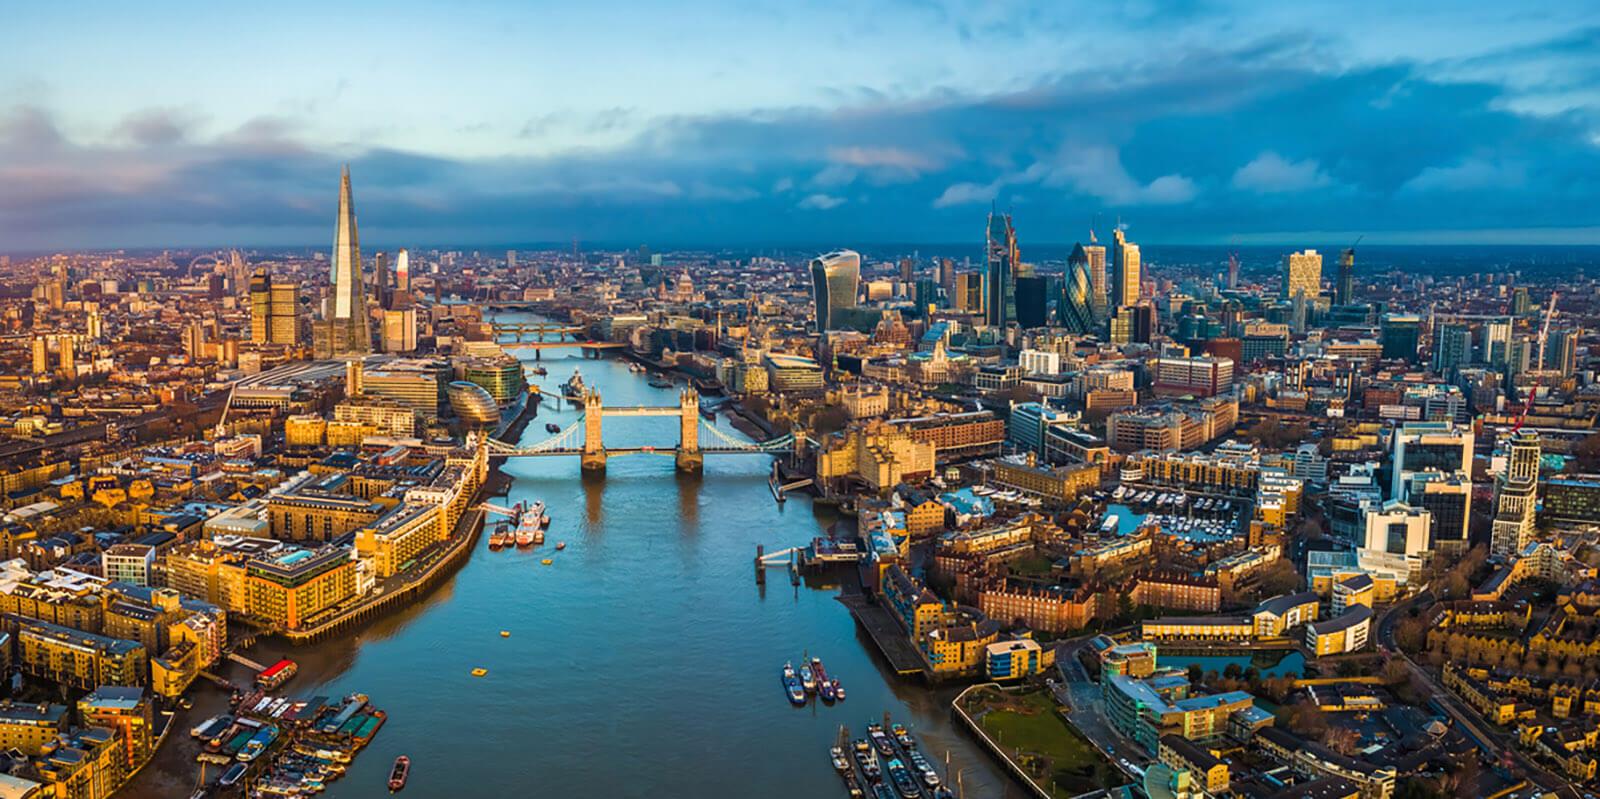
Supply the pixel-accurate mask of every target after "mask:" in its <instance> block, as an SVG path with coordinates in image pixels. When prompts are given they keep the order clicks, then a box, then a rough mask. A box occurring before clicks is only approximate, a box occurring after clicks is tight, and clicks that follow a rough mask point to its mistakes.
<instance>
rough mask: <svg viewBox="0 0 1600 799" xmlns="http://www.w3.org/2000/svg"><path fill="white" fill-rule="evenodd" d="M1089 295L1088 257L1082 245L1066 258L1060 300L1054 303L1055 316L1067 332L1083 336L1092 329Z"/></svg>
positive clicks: (1090, 296)
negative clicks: (1065, 277) (1065, 275)
mask: <svg viewBox="0 0 1600 799" xmlns="http://www.w3.org/2000/svg"><path fill="white" fill-rule="evenodd" d="M1093 302H1094V300H1093V295H1092V294H1091V293H1090V282H1089V257H1088V255H1087V254H1085V253H1084V251H1083V245H1082V244H1079V245H1078V246H1077V247H1075V248H1073V250H1072V255H1070V256H1068V258H1067V279H1066V280H1065V281H1063V282H1062V284H1061V299H1060V300H1059V301H1057V302H1056V315H1057V316H1059V317H1060V319H1059V322H1060V324H1061V326H1062V327H1064V328H1066V329H1067V330H1068V331H1070V332H1072V333H1075V334H1078V335H1085V334H1087V333H1088V332H1089V331H1090V330H1093V329H1094V304H1093Z"/></svg>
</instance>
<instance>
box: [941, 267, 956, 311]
mask: <svg viewBox="0 0 1600 799" xmlns="http://www.w3.org/2000/svg"><path fill="white" fill-rule="evenodd" d="M939 288H942V289H944V296H945V301H946V302H950V301H951V299H952V298H954V297H955V296H956V262H955V261H954V260H953V259H950V258H940V259H939Z"/></svg>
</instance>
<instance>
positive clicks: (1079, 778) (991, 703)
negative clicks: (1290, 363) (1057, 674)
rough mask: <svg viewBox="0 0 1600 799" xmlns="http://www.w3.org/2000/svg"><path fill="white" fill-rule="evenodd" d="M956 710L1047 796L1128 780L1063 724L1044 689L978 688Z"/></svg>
mask: <svg viewBox="0 0 1600 799" xmlns="http://www.w3.org/2000/svg"><path fill="white" fill-rule="evenodd" d="M960 706H961V709H962V710H963V711H965V712H966V713H967V715H968V716H970V717H971V718H972V720H973V721H974V722H976V723H977V724H978V726H980V727H982V728H983V731H984V734H986V735H987V736H988V737H989V740H991V741H993V742H994V743H995V745H996V746H998V747H1000V748H1001V749H1002V750H1004V751H1006V752H1008V753H1010V754H1011V758H1012V760H1014V761H1015V762H1016V763H1017V765H1018V766H1019V767H1021V768H1022V770H1023V771H1025V772H1027V774H1028V776H1029V777H1031V778H1032V779H1033V781H1034V782H1035V783H1036V784H1038V785H1039V786H1041V787H1043V788H1044V789H1045V790H1046V791H1047V792H1048V793H1049V794H1050V795H1052V796H1057V797H1071V796H1077V795H1079V794H1082V793H1088V792H1089V791H1093V790H1096V789H1099V788H1104V787H1108V786H1112V785H1121V784H1123V783H1125V782H1126V781H1127V780H1126V778H1124V777H1123V775H1122V774H1121V773H1120V772H1118V771H1117V769H1116V767H1114V766H1112V765H1111V763H1110V761H1108V760H1106V758H1105V757H1104V756H1103V755H1101V754H1100V752H1099V750H1097V749H1095V748H1094V746H1093V745H1092V744H1090V743H1089V741H1088V739H1086V738H1084V737H1083V735H1082V734H1080V733H1079V732H1078V731H1077V730H1075V729H1073V728H1072V725H1070V724H1068V723H1067V720H1066V719H1065V718H1063V717H1062V715H1061V712H1060V705H1058V704H1057V703H1056V701H1055V698H1054V697H1052V696H1051V695H1050V692H1049V691H1048V690H1045V689H1042V688H1041V689H1035V690H1030V691H1015V690H1005V689H1002V688H1000V687H998V686H992V685H989V686H981V687H978V688H974V689H973V690H971V691H969V692H967V693H966V694H965V695H964V696H963V697H962V698H961V700H960Z"/></svg>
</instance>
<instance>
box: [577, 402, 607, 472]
mask: <svg viewBox="0 0 1600 799" xmlns="http://www.w3.org/2000/svg"><path fill="white" fill-rule="evenodd" d="M605 416H606V412H605V407H604V406H602V405H601V404H600V392H598V391H595V390H594V389H592V388H591V389H586V390H585V391H584V396H583V456H582V464H583V470H584V471H586V472H603V471H605V470H606V445H605V441H603V440H602V439H601V432H600V428H601V422H602V421H604V420H605Z"/></svg>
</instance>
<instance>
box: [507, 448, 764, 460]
mask: <svg viewBox="0 0 1600 799" xmlns="http://www.w3.org/2000/svg"><path fill="white" fill-rule="evenodd" d="M695 451H696V452H702V453H705V454H707V455H776V454H779V453H776V452H773V451H772V450H764V449H755V448H747V447H701V448H699V449H697V450H695ZM605 452H606V454H607V455H641V454H652V455H676V454H678V448H677V447H612V446H607V447H606V448H605ZM582 454H583V447H552V448H551V449H541V450H524V451H519V452H491V453H489V457H491V458H536V457H542V456H547V455H582Z"/></svg>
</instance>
